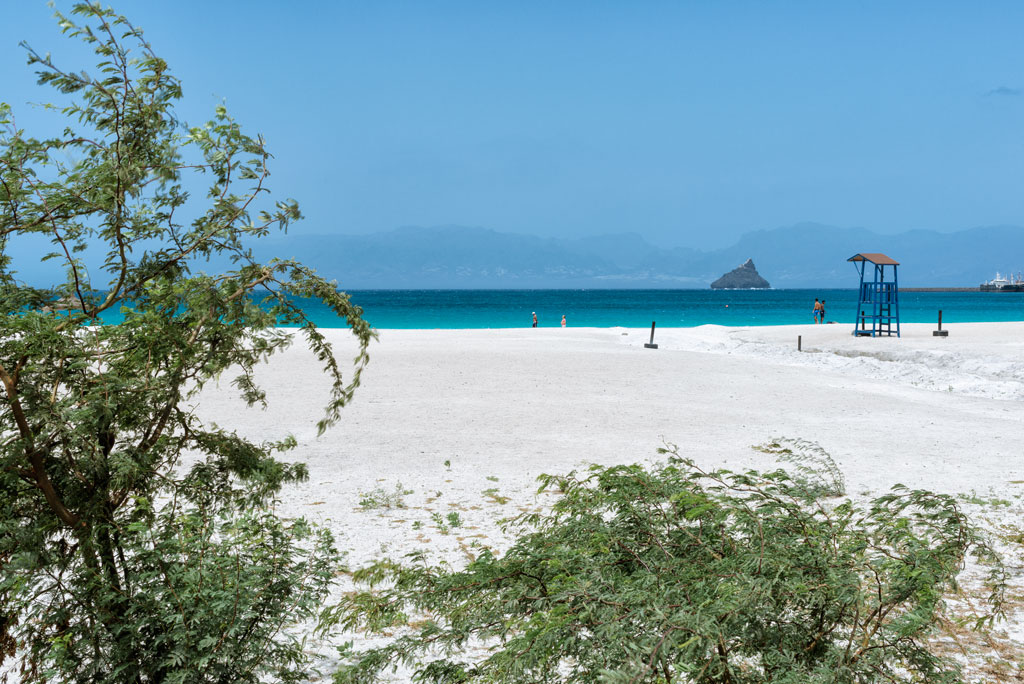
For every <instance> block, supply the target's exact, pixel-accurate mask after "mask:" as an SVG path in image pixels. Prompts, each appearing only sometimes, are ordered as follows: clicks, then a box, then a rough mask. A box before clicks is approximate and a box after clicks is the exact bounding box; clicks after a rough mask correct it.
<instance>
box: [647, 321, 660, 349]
mask: <svg viewBox="0 0 1024 684" xmlns="http://www.w3.org/2000/svg"><path fill="white" fill-rule="evenodd" d="M657 348H658V345H656V344H654V321H651V341H650V342H645V343H644V349H657Z"/></svg>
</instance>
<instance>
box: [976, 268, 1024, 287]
mask: <svg viewBox="0 0 1024 684" xmlns="http://www.w3.org/2000/svg"><path fill="white" fill-rule="evenodd" d="M978 289H980V290H981V291H982V292H1024V279H1022V278H1021V274H1020V273H1018V274H1017V277H1016V278H1015V277H1014V276H1013V274H1012V273H1011V274H1010V275H1008V276H1003V275H1000V273H999V271H996V277H995V278H993V279H992V280H986V281H985V282H983V283H982V284H981V285H980V286H979V288H978Z"/></svg>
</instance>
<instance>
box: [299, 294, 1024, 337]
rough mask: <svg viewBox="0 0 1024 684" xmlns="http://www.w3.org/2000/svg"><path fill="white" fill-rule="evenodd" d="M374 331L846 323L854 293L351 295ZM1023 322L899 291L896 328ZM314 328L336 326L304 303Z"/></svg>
mask: <svg viewBox="0 0 1024 684" xmlns="http://www.w3.org/2000/svg"><path fill="white" fill-rule="evenodd" d="M351 294H352V299H353V301H354V302H355V303H356V304H358V305H359V306H361V307H363V310H364V312H365V317H366V320H368V321H369V322H370V323H371V324H372V325H373V326H374V327H375V328H381V329H384V328H522V327H529V326H530V322H531V316H530V313H531V312H533V311H536V312H537V318H538V319H539V322H540V326H541V327H554V326H558V325H559V323H560V321H561V319H562V314H565V315H566V320H567V322H568V325H570V326H593V327H610V326H616V325H618V326H623V327H637V328H639V327H646V326H649V325H650V324H651V321H657V322H658V326H659V327H674V328H677V327H690V326H697V325H704V324H705V323H714V324H718V325H789V324H794V323H812V322H813V319H812V318H811V308H812V306H813V305H814V298H815V297H818V298H824V299H825V302H826V304H825V306H826V316H827V319H828V320H830V321H836V322H838V323H843V324H849V325H850V326H852V325H853V320H854V316H855V311H856V306H857V302H856V298H857V291H856V290H735V291H727V290H710V289H709V290H363V291H353V292H352V293H351ZM939 309H942V312H943V313H942V319H943V324H946V323H958V322H959V323H965V322H977V321H1020V320H1024V293H995V292H902V293H900V320H901V322H903V323H934V322H935V320H936V316H937V312H938V310H939ZM309 312H310V313H311V314H312V317H313V319H314V320H315V321H316V322H317V324H318V325H321V326H324V327H338V326H341V325H343V324H344V322H343V321H340V320H339V319H337V318H336V317H335V316H333V314H331V313H330V312H329V311H327V310H325V309H324V308H322V307H317V306H316V305H315V303H310V306H309Z"/></svg>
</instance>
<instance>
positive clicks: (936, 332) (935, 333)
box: [932, 309, 949, 337]
mask: <svg viewBox="0 0 1024 684" xmlns="http://www.w3.org/2000/svg"><path fill="white" fill-rule="evenodd" d="M932 337H949V331H948V330H943V329H942V309H939V329H938V330H932Z"/></svg>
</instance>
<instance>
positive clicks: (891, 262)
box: [847, 252, 900, 266]
mask: <svg viewBox="0 0 1024 684" xmlns="http://www.w3.org/2000/svg"><path fill="white" fill-rule="evenodd" d="M847 261H870V262H871V263H872V264H875V265H876V266H899V265H900V262H898V261H896V260H895V259H893V258H892V257H890V256H886V255H884V254H882V253H881V252H864V253H863V254H854V255H853V256H852V257H850V258H849V259H847Z"/></svg>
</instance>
